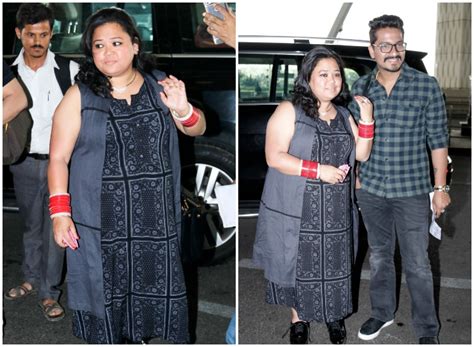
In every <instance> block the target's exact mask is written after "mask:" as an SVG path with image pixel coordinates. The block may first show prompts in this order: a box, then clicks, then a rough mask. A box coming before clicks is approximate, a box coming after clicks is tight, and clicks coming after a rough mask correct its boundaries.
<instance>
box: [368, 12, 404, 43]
mask: <svg viewBox="0 0 474 347" xmlns="http://www.w3.org/2000/svg"><path fill="white" fill-rule="evenodd" d="M369 27H370V30H369V37H370V43H371V44H374V43H375V41H377V36H376V34H377V30H379V29H382V28H396V29H399V30H400V31H401V32H402V35H404V34H405V32H404V31H403V21H402V19H401V18H400V17H398V16H394V15H388V14H384V15H383V16H380V17H377V18H374V19H372V20H371V21H370V22H369Z"/></svg>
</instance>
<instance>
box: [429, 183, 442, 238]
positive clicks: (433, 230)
mask: <svg viewBox="0 0 474 347" xmlns="http://www.w3.org/2000/svg"><path fill="white" fill-rule="evenodd" d="M433 195H434V192H431V193H430V208H431V211H433ZM435 219H436V217H435V214H434V212H433V213H432V215H431V224H430V234H431V235H433V236H434V237H436V238H437V239H438V240H441V227H440V226H439V225H438V223H436V220H435Z"/></svg>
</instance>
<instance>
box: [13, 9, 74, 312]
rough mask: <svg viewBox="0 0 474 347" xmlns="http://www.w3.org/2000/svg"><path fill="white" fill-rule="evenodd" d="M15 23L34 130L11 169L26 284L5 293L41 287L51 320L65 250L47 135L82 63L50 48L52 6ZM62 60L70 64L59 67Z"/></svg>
mask: <svg viewBox="0 0 474 347" xmlns="http://www.w3.org/2000/svg"><path fill="white" fill-rule="evenodd" d="M16 22H17V27H16V29H15V31H16V35H17V37H18V39H19V40H21V43H22V46H23V48H22V50H21V52H20V54H19V55H18V57H17V59H16V60H15V61H14V63H13V65H12V70H14V71H16V72H17V73H18V74H19V75H20V76H21V78H22V80H23V82H24V83H25V85H26V87H27V88H28V91H29V93H30V94H31V97H32V99H33V107H32V108H31V109H30V113H31V116H32V118H33V128H32V131H31V144H30V151H29V154H28V156H27V157H26V159H25V160H24V161H22V162H21V163H19V164H16V165H12V166H11V167H10V170H11V172H12V174H13V182H14V185H15V194H16V199H17V202H18V206H19V208H20V214H21V216H22V219H23V220H24V222H25V232H24V234H23V248H24V256H23V266H22V270H23V275H24V282H23V283H22V284H21V285H19V286H17V287H14V288H11V289H10V290H9V291H8V292H6V293H5V298H6V299H8V300H17V299H20V298H23V297H25V296H27V295H29V294H31V293H33V292H36V291H39V292H38V296H39V298H40V302H39V304H40V307H41V309H42V311H43V314H44V316H45V317H46V319H48V320H49V321H57V320H60V319H62V318H63V317H64V309H63V308H62V307H61V305H60V304H59V302H58V300H59V295H60V290H59V289H58V287H57V286H58V285H59V283H60V281H61V276H62V269H63V263H64V250H63V249H62V248H60V247H59V246H57V245H56V243H55V242H54V240H53V234H52V228H51V220H50V218H49V211H48V199H49V194H48V182H47V166H48V158H49V156H48V153H49V138H50V134H51V125H52V117H53V114H54V111H55V109H56V107H57V106H58V104H59V102H60V101H61V99H62V97H63V94H64V92H65V91H64V89H66V88H67V86H64V80H65V81H66V82H67V83H68V85H69V86H70V85H71V83H72V82H73V80H74V76H75V75H76V73H77V72H78V65H77V64H76V63H74V62H69V61H66V60H65V59H64V58H62V59H58V57H55V55H54V53H52V52H51V51H50V50H49V48H48V47H49V44H50V41H51V38H52V35H53V33H52V30H53V22H54V18H53V14H52V11H51V9H49V8H48V7H46V6H45V5H42V4H34V3H25V4H23V5H21V6H20V8H19V9H18V12H17V15H16ZM65 61H66V64H65V63H64V62H65ZM58 63H60V65H65V66H66V67H60V66H58ZM60 77H62V78H60Z"/></svg>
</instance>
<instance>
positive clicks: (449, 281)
mask: <svg viewBox="0 0 474 347" xmlns="http://www.w3.org/2000/svg"><path fill="white" fill-rule="evenodd" d="M239 267H240V268H244V269H252V270H260V268H258V267H256V266H255V265H254V264H253V263H252V260H251V259H241V260H240V261H239ZM360 279H362V280H367V281H368V280H370V271H369V270H362V273H361V275H360ZM402 283H405V284H406V283H407V281H406V278H405V274H402ZM440 286H441V287H442V288H452V289H471V280H469V279H464V278H451V277H443V276H442V277H441V281H440Z"/></svg>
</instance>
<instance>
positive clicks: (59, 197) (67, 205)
mask: <svg viewBox="0 0 474 347" xmlns="http://www.w3.org/2000/svg"><path fill="white" fill-rule="evenodd" d="M71 211H72V209H71V197H70V196H69V194H67V193H60V194H54V195H51V196H50V197H49V215H50V218H51V219H53V218H55V217H59V216H68V217H71Z"/></svg>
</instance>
